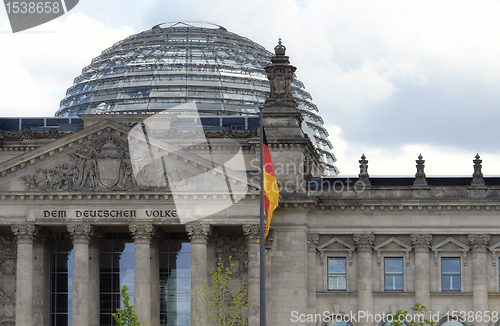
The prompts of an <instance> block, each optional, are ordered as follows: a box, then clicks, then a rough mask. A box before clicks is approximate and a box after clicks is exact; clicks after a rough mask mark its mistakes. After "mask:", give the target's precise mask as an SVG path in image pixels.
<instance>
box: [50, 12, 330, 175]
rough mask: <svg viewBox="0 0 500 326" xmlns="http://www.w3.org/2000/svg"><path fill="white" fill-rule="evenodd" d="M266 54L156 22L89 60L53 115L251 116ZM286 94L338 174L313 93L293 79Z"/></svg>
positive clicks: (189, 24)
mask: <svg viewBox="0 0 500 326" xmlns="http://www.w3.org/2000/svg"><path fill="white" fill-rule="evenodd" d="M164 25H167V26H166V27H163V26H164ZM271 56H272V53H271V52H269V51H267V50H266V49H265V48H264V47H263V46H261V45H259V44H257V43H255V42H253V41H251V40H250V39H248V38H245V37H242V36H239V35H237V34H234V33H231V32H228V31H227V30H226V29H225V28H224V27H222V26H220V25H217V24H213V23H207V22H195V21H175V22H166V23H162V24H159V25H156V26H154V27H153V28H151V29H150V30H147V31H144V32H141V33H138V34H135V35H132V36H129V37H127V38H126V39H124V40H122V41H119V42H117V43H115V44H114V45H113V46H112V47H110V48H108V49H106V50H104V51H103V52H102V53H101V55H100V56H98V57H96V58H94V59H93V60H92V62H91V64H90V65H89V66H87V67H85V68H83V70H82V74H81V75H80V76H78V77H76V78H75V80H74V84H73V85H72V86H71V87H70V88H69V89H68V90H67V93H66V96H65V97H64V99H63V100H62V101H61V104H60V108H59V110H58V111H57V112H56V116H60V117H70V116H76V115H79V114H99V113H111V112H114V113H154V112H160V111H163V110H166V109H171V108H172V107H175V106H178V105H179V104H182V103H187V102H190V101H194V102H196V105H197V108H198V112H199V114H200V115H204V116H230V115H240V116H241V115H244V116H246V115H255V114H256V113H257V112H258V108H259V107H260V106H262V104H263V103H264V101H265V99H266V96H267V95H268V93H269V87H270V86H269V81H268V80H267V77H266V72H265V70H264V68H265V66H267V65H268V64H269V63H270V58H271ZM292 93H293V94H294V97H295V99H296V101H297V103H298V108H299V110H300V112H301V113H302V115H303V117H304V123H303V129H304V131H305V132H306V133H307V134H308V135H309V137H310V138H311V140H312V141H313V143H314V144H315V146H316V148H317V150H318V152H319V154H320V157H321V161H322V163H323V166H324V167H325V171H326V174H327V175H336V174H338V170H337V168H336V167H335V165H334V162H335V161H336V159H335V156H334V155H333V154H332V153H331V149H332V145H331V143H330V141H329V140H328V132H327V131H326V129H325V128H324V127H323V119H322V118H321V116H320V115H319V114H318V108H317V106H316V105H315V104H314V103H313V102H312V97H311V95H310V94H309V93H308V92H307V91H306V90H305V88H304V84H303V83H302V82H301V81H300V80H298V79H295V80H294V82H293V85H292ZM179 113H180V114H182V113H183V112H179Z"/></svg>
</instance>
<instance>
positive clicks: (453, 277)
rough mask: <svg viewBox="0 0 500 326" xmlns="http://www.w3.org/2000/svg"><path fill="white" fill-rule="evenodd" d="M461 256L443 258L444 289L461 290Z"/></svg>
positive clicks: (442, 282) (442, 276)
mask: <svg viewBox="0 0 500 326" xmlns="http://www.w3.org/2000/svg"><path fill="white" fill-rule="evenodd" d="M460 281H461V280H460V258H441V286H442V289H443V291H460V283H461V282H460Z"/></svg>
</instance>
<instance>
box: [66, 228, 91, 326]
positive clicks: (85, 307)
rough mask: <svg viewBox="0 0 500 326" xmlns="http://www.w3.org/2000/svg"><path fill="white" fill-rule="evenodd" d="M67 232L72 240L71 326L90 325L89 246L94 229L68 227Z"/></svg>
mask: <svg viewBox="0 0 500 326" xmlns="http://www.w3.org/2000/svg"><path fill="white" fill-rule="evenodd" d="M67 228H68V232H69V234H70V236H71V239H72V240H73V285H72V286H73V293H72V301H73V304H72V314H71V321H72V325H73V326H88V325H89V324H90V300H91V298H90V261H89V244H90V239H91V238H92V235H93V233H94V228H93V227H92V226H91V225H89V224H74V225H68V226H67Z"/></svg>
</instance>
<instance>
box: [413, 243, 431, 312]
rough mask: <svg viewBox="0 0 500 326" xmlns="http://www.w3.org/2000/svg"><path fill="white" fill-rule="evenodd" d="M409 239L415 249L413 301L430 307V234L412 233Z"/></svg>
mask: <svg viewBox="0 0 500 326" xmlns="http://www.w3.org/2000/svg"><path fill="white" fill-rule="evenodd" d="M410 239H411V241H412V243H413V248H414V250H415V301H416V302H418V303H421V304H422V305H424V306H426V307H427V308H429V307H430V304H431V297H430V269H429V266H431V263H430V260H429V248H430V246H431V242H432V235H431V234H412V235H411V236H410Z"/></svg>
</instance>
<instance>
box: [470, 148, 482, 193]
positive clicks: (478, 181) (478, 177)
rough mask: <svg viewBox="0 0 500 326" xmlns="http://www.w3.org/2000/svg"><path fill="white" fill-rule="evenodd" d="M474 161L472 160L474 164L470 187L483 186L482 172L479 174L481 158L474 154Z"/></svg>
mask: <svg viewBox="0 0 500 326" xmlns="http://www.w3.org/2000/svg"><path fill="white" fill-rule="evenodd" d="M475 158H476V159H475V160H473V161H472V162H474V174H472V182H471V185H472V186H484V179H483V172H481V167H482V165H481V163H482V162H483V160H481V157H480V156H479V154H476V157H475Z"/></svg>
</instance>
